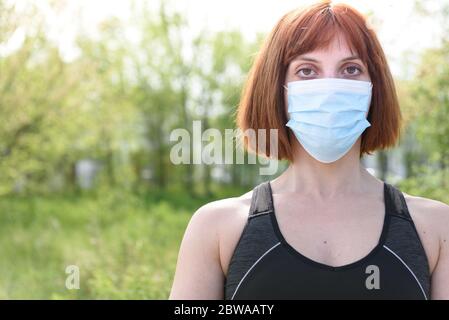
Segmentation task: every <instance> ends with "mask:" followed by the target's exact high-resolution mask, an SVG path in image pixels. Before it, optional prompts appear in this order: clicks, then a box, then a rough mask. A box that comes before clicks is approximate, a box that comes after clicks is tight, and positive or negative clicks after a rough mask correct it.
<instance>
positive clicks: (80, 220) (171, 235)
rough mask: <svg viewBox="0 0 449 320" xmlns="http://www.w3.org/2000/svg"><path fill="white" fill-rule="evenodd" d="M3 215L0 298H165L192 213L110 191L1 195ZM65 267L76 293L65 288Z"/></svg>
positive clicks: (173, 206)
mask: <svg viewBox="0 0 449 320" xmlns="http://www.w3.org/2000/svg"><path fill="white" fill-rule="evenodd" d="M180 205H182V204H180ZM0 212H2V214H1V216H0V243H1V244H2V259H1V260H0V274H2V276H1V277H0V298H3V299H17V298H21V299H40V298H43V299H49V298H52V299H80V298H81V299H106V298H110V299H124V298H129V299H166V298H167V297H168V293H169V290H170V286H171V281H172V276H173V274H174V268H175V263H176V257H177V252H178V248H179V244H180V241H181V237H182V235H183V232H184V230H185V227H186V225H187V222H188V220H189V218H190V215H191V211H186V210H185V209H182V208H180V207H179V206H176V205H174V204H172V203H170V202H168V201H165V200H164V201H157V202H150V201H147V200H146V199H145V198H144V197H138V196H135V195H133V194H127V193H125V192H123V191H120V192H119V191H116V192H114V191H113V190H110V192H108V193H106V194H103V195H101V196H100V195H95V196H94V195H85V196H82V197H69V196H65V197H61V196H33V197H26V198H24V197H20V196H19V197H18V196H15V197H8V198H2V199H1V201H0ZM67 265H77V266H78V267H79V268H80V280H81V281H80V290H67V289H66V288H65V279H66V276H67V274H65V268H66V266H67Z"/></svg>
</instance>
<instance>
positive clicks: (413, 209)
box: [403, 193, 449, 231]
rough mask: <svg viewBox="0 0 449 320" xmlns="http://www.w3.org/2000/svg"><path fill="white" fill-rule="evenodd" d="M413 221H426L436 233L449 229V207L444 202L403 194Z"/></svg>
mask: <svg viewBox="0 0 449 320" xmlns="http://www.w3.org/2000/svg"><path fill="white" fill-rule="evenodd" d="M403 194H404V198H405V200H406V203H407V207H408V209H409V211H410V214H411V215H412V218H413V219H415V218H416V219H420V220H422V221H425V222H426V223H427V224H428V225H429V226H432V227H434V228H435V229H434V230H435V231H437V230H440V229H441V228H443V229H444V228H446V231H447V228H448V227H449V205H447V204H445V203H444V202H441V201H438V200H433V199H428V198H423V197H417V196H412V195H409V194H407V193H403Z"/></svg>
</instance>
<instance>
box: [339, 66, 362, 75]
mask: <svg viewBox="0 0 449 320" xmlns="http://www.w3.org/2000/svg"><path fill="white" fill-rule="evenodd" d="M361 73H362V69H361V68H360V67H358V66H357V65H350V66H347V67H346V68H344V69H343V74H345V75H348V76H358V75H360V74H361Z"/></svg>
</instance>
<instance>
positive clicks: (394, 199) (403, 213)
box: [385, 182, 412, 221]
mask: <svg viewBox="0 0 449 320" xmlns="http://www.w3.org/2000/svg"><path fill="white" fill-rule="evenodd" d="M385 187H386V190H385V191H386V198H385V205H386V207H387V210H386V213H387V214H389V215H392V216H397V217H400V218H402V219H405V220H408V221H412V217H411V216H410V213H409V211H408V208H407V204H406V202H405V198H404V195H403V193H402V192H401V191H400V190H399V189H397V188H396V187H394V186H393V185H391V184H389V183H386V182H385Z"/></svg>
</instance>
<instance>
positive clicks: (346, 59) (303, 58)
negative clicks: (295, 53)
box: [295, 55, 361, 63]
mask: <svg viewBox="0 0 449 320" xmlns="http://www.w3.org/2000/svg"><path fill="white" fill-rule="evenodd" d="M356 59H359V60H361V59H360V57H359V56H357V55H355V56H350V57H346V58H343V59H341V60H340V62H345V61H348V60H356ZM295 60H305V61H312V62H317V63H319V62H320V61H319V60H317V59H314V58H311V57H307V56H300V57H298V58H297V59H295Z"/></svg>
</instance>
